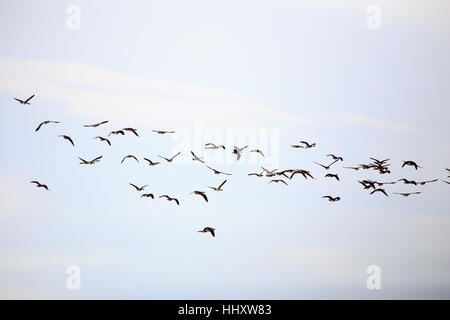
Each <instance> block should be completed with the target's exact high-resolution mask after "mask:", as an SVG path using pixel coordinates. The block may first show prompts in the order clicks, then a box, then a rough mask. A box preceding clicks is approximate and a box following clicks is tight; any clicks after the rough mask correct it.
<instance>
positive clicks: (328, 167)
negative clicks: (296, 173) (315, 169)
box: [313, 160, 339, 170]
mask: <svg viewBox="0 0 450 320" xmlns="http://www.w3.org/2000/svg"><path fill="white" fill-rule="evenodd" d="M338 161H339V160H334V161H333V162H332V163H330V164H329V165H327V166H325V165H323V164H321V163H318V162H315V161H313V162H314V163H315V164H318V165H319V166H321V167H323V168H324V169H325V170H328V169H330V167H331V166H332V165H333V164H335V163H336V162H338Z"/></svg>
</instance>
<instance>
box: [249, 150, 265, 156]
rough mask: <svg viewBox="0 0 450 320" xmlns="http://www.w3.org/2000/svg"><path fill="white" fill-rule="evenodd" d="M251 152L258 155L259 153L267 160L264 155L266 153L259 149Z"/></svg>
mask: <svg viewBox="0 0 450 320" xmlns="http://www.w3.org/2000/svg"><path fill="white" fill-rule="evenodd" d="M250 152H256V153H259V154H260V155H262V156H263V158H265V157H266V156H265V155H264V153H263V152H262V151H261V150H259V149H255V150H250Z"/></svg>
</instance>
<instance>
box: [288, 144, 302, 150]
mask: <svg viewBox="0 0 450 320" xmlns="http://www.w3.org/2000/svg"><path fill="white" fill-rule="evenodd" d="M291 147H292V148H294V149H303V148H304V147H303V146H301V145H299V144H291Z"/></svg>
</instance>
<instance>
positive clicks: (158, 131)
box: [152, 130, 175, 134]
mask: <svg viewBox="0 0 450 320" xmlns="http://www.w3.org/2000/svg"><path fill="white" fill-rule="evenodd" d="M152 131H153V132H155V133H157V134H166V133H175V131H164V130H152Z"/></svg>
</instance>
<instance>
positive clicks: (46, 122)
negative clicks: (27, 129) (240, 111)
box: [35, 120, 59, 132]
mask: <svg viewBox="0 0 450 320" xmlns="http://www.w3.org/2000/svg"><path fill="white" fill-rule="evenodd" d="M49 123H59V121H50V120H47V121H44V122H41V123H40V124H39V125H38V127H37V128H36V130H35V131H36V132H38V131H39V129H40V128H41V127H42V126H43V125H46V124H49Z"/></svg>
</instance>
